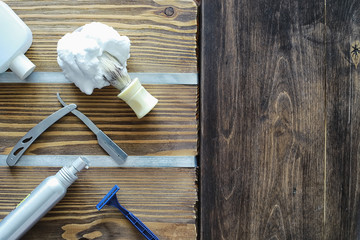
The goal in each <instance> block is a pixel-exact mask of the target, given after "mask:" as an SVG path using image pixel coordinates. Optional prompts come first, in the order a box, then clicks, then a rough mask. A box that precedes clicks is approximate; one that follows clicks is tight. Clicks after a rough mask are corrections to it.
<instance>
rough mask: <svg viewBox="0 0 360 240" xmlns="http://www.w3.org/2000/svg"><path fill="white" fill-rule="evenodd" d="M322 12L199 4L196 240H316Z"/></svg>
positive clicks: (303, 7)
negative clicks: (197, 204) (199, 107)
mask: <svg viewBox="0 0 360 240" xmlns="http://www.w3.org/2000/svg"><path fill="white" fill-rule="evenodd" d="M324 8H325V7H324V1H313V0H306V1H291V0H285V1H278V0H271V1H268V0H260V1H250V0H240V1H234V0H230V1H204V2H202V24H203V25H202V35H201V39H202V50H201V59H202V62H201V85H200V106H201V109H200V125H201V135H200V163H201V165H200V172H201V175H200V176H201V177H200V179H201V180H200V183H201V187H200V204H201V207H200V209H201V217H200V219H201V223H200V234H201V239H246V240H248V239H323V236H324V234H323V233H324V223H325V219H324V211H325V206H324V195H325V184H324V178H325V165H326V164H325V66H324V59H325V45H324V38H323V36H324V31H325V25H324V22H325V19H324V17H325V14H324V13H325V10H324ZM214 36H216V37H214ZM327 217H329V216H327Z"/></svg>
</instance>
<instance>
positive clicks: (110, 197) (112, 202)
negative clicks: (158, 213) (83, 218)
mask: <svg viewBox="0 0 360 240" xmlns="http://www.w3.org/2000/svg"><path fill="white" fill-rule="evenodd" d="M119 189H120V188H119V187H118V186H117V185H115V186H114V187H113V188H112V189H111V190H110V191H109V192H108V193H107V194H106V196H105V197H104V198H103V199H101V201H100V202H99V203H98V204H97V205H96V208H97V209H98V210H99V211H100V209H102V208H103V207H104V206H105V205H109V206H113V207H116V208H117V209H119V210H120V212H122V214H124V216H125V217H126V218H127V219H128V220H129V221H130V222H131V223H132V224H133V225H134V226H135V227H136V228H137V230H139V232H140V233H141V234H142V235H143V236H144V237H145V238H146V239H148V240H159V238H158V237H157V236H156V235H155V234H154V233H153V232H152V231H151V230H150V229H149V228H148V227H146V226H145V224H144V223H143V222H141V220H140V219H138V218H137V217H136V216H135V215H134V214H132V213H131V212H130V211H128V210H126V209H125V208H124V207H123V206H121V204H120V203H119V201H118V199H117V197H116V193H117V191H119Z"/></svg>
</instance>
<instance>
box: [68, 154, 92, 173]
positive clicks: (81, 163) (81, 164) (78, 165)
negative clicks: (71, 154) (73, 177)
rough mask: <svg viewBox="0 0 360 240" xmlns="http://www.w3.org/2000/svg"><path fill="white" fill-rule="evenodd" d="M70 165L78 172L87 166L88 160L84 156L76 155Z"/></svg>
mask: <svg viewBox="0 0 360 240" xmlns="http://www.w3.org/2000/svg"><path fill="white" fill-rule="evenodd" d="M72 166H73V167H74V168H75V169H76V170H77V171H78V172H80V171H81V170H83V169H84V168H86V169H88V168H89V160H87V159H86V158H85V157H78V158H77V159H76V160H75V161H74V162H73V163H72Z"/></svg>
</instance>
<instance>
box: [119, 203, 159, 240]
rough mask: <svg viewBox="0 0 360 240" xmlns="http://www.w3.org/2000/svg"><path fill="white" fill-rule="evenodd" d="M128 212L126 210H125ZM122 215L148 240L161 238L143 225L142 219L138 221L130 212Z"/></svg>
mask: <svg viewBox="0 0 360 240" xmlns="http://www.w3.org/2000/svg"><path fill="white" fill-rule="evenodd" d="M125 210H126V209H125ZM125 212H126V213H124V212H123V211H122V213H123V214H124V215H125V217H126V218H127V219H128V220H129V221H130V222H131V223H132V224H133V225H134V226H135V227H136V228H137V229H138V230H139V232H140V233H141V234H142V235H144V237H145V238H146V239H148V240H159V238H158V237H157V236H156V235H155V234H154V233H153V232H152V231H151V230H150V229H149V228H148V227H147V226H145V224H143V223H142V222H141V221H140V219H138V218H137V217H136V216H135V215H134V214H132V213H131V212H129V211H127V210H126V211H125Z"/></svg>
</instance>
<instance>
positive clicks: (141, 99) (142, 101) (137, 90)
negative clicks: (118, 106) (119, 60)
mask: <svg viewBox="0 0 360 240" xmlns="http://www.w3.org/2000/svg"><path fill="white" fill-rule="evenodd" d="M118 98H120V99H122V100H124V101H125V102H126V103H127V104H128V105H129V106H130V107H131V108H132V110H134V112H135V114H136V116H137V117H138V118H142V117H144V116H145V115H146V114H148V113H149V112H150V111H151V109H153V108H154V107H155V105H156V104H157V103H158V100H157V99H156V98H155V97H153V96H152V95H151V94H150V93H149V92H148V91H146V89H145V88H144V87H143V86H142V85H141V83H140V81H139V79H138V78H135V79H134V80H133V81H132V82H131V83H130V84H129V86H127V87H126V88H125V89H124V90H123V91H122V92H121V93H120V94H119V95H118Z"/></svg>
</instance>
